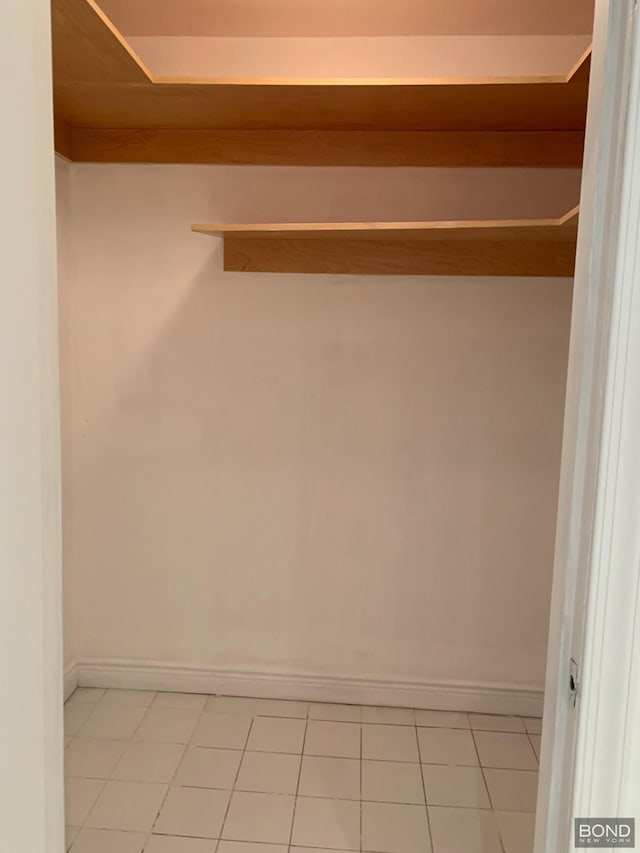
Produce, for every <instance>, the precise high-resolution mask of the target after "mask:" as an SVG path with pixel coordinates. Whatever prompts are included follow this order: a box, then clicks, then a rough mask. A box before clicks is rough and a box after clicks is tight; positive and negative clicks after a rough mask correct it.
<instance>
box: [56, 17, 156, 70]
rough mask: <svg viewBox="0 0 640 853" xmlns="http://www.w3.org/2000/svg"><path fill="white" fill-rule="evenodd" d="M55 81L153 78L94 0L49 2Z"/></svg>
mask: <svg viewBox="0 0 640 853" xmlns="http://www.w3.org/2000/svg"><path fill="white" fill-rule="evenodd" d="M51 30H52V36H53V77H54V80H55V81H56V82H102V83H107V82H108V83H147V84H149V85H150V84H151V79H152V75H151V72H150V71H149V69H148V68H146V66H145V65H144V63H143V62H142V60H141V59H140V57H139V56H138V55H137V54H136V53H135V51H134V50H133V49H132V48H131V46H130V45H129V44H128V42H127V40H126V39H125V38H124V37H123V36H122V35H121V33H120V32H119V31H118V30H117V29H116V27H114V25H113V24H112V23H111V21H110V20H109V18H107V16H106V15H105V14H104V12H102V10H101V9H100V7H99V6H98V4H97V3H95V2H94V0H52V4H51Z"/></svg>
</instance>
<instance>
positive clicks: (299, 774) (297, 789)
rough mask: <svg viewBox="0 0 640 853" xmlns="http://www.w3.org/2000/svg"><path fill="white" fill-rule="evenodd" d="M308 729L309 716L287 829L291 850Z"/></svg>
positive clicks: (303, 736)
mask: <svg viewBox="0 0 640 853" xmlns="http://www.w3.org/2000/svg"><path fill="white" fill-rule="evenodd" d="M310 707H311V706H310V705H309V708H308V709H307V710H309V709H310ZM308 731H309V717H308V716H307V719H306V720H305V725H304V734H303V735H302V752H301V753H300V766H299V767H298V781H297V783H296V793H295V797H294V800H293V814H292V815H291V828H290V830H289V845H288V847H287V850H289V851H290V850H291V847H292V845H293V829H294V826H295V822H296V811H297V808H298V797H299V796H300V780H301V779H302V762H303V761H304V748H305V746H306V744H307V732H308Z"/></svg>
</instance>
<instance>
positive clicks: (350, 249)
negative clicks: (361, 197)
mask: <svg viewBox="0 0 640 853" xmlns="http://www.w3.org/2000/svg"><path fill="white" fill-rule="evenodd" d="M577 221H578V207H575V208H573V209H572V210H570V211H568V212H567V213H566V214H565V215H564V216H561V217H558V218H551V219H522V220H482V221H458V222H306V223H304V222H297V223H225V224H209V225H193V226H192V230H193V231H195V232H197V233H200V234H207V235H209V236H215V237H221V238H222V239H223V242H224V269H225V270H227V271H230V272H280V273H286V272H293V273H338V274H363V275H378V274H389V275H484V276H490V275H498V276H571V275H573V267H574V263H575V244H576V235H577Z"/></svg>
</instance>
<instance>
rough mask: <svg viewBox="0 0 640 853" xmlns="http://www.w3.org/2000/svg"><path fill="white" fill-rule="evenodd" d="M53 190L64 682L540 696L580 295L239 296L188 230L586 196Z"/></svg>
mask: <svg viewBox="0 0 640 853" xmlns="http://www.w3.org/2000/svg"><path fill="white" fill-rule="evenodd" d="M57 171H58V202H59V203H58V217H59V235H60V237H59V242H60V270H61V281H60V291H61V297H60V299H61V301H60V315H61V316H60V322H61V329H62V334H61V337H62V341H63V345H62V382H63V440H64V446H63V454H64V456H63V459H64V495H63V498H64V537H65V542H64V560H65V628H66V658H67V664H68V665H70V664H72V663H74V662H81V663H82V662H94V664H96V663H97V664H98V665H106V664H108V663H109V662H114V661H115V662H116V665H117V666H120V665H129V664H142V665H145V664H151V663H155V664H158V663H159V664H166V665H167V666H172V665H176V666H178V667H189V666H192V667H204V668H211V669H218V670H229V671H230V672H249V673H258V674H265V675H269V674H274V673H277V674H283V675H285V676H289V675H291V676H295V675H304V676H320V677H325V676H326V677H331V678H337V679H346V680H347V681H349V680H351V679H363V678H368V679H373V680H379V681H380V682H381V683H382V684H383V685H384V684H386V683H389V684H394V683H398V682H410V683H415V684H416V685H417V687H418V688H420V685H425V684H427V685H428V684H433V683H435V684H439V683H451V682H470V683H472V684H475V685H494V684H500V685H505V686H507V687H514V688H519V687H529V686H530V687H534V688H537V689H540V690H541V689H542V685H543V681H544V668H545V653H546V640H547V619H548V607H549V596H550V585H551V574H552V562H553V540H554V526H555V512H556V492H557V486H558V476H559V461H560V441H561V428H562V416H563V404H564V387H565V374H566V362H567V351H568V336H569V321H570V309H571V280H570V279H540V278H538V279H517V278H494V279H487V278H455V277H448V278H427V277H402V278H401V277H393V276H357V277H356V276H326V275H314V276H303V275H291V274H288V275H277V274H271V275H264V274H237V273H224V272H222V266H221V263H222V262H221V248H220V244H219V241H217V240H214V239H211V238H207V237H203V236H201V235H197V234H192V233H191V232H190V224H191V223H192V222H205V221H215V220H224V219H226V220H228V221H232V220H234V219H241V218H242V217H243V216H244V217H250V219H252V220H253V221H259V220H261V219H264V220H267V219H273V218H277V217H278V216H279V217H281V218H282V217H283V216H284V217H287V216H288V217H289V218H296V217H298V218H300V217H307V218H309V219H311V220H313V219H314V218H316V217H317V218H318V219H322V218H323V217H329V218H331V217H333V218H335V219H349V218H355V219H357V218H358V217H365V218H370V219H371V218H372V219H375V218H376V211H375V207H376V204H379V205H380V208H381V209H382V208H384V215H385V217H386V218H390V219H402V218H405V219H410V218H416V217H418V218H419V217H420V216H423V217H424V218H429V217H430V216H431V218H435V217H434V213H435V215H436V216H439V218H448V217H451V218H454V217H455V216H456V215H460V210H463V211H464V213H463V216H464V218H471V217H472V216H474V215H477V216H491V215H496V214H497V213H498V212H499V211H500V212H501V213H502V215H503V216H504V215H507V216H508V215H510V214H509V211H510V210H513V214H514V215H516V214H517V213H518V211H517V207H518V204H519V203H520V202H519V199H522V197H523V195H524V194H525V193H528V194H529V195H528V198H529V210H530V211H531V212H532V214H533V215H535V214H536V204H537V202H536V193H539V197H540V200H541V201H540V205H541V204H542V200H544V201H545V203H547V204H548V197H549V188H550V187H551V186H553V187H554V188H555V189H554V191H555V192H556V193H557V194H558V198H559V210H558V211H557V212H558V213H562V212H563V210H564V209H568V208H569V207H570V206H571V205H570V203H567V204H566V206H564V200H563V198H562V196H563V193H564V195H566V196H567V200H570V196H571V195H572V194H573V195H574V197H575V195H576V194H577V187H578V185H579V174H578V173H577V172H575V171H572V170H553V171H552V172H545V171H544V170H537V171H539V172H540V174H536V170H531V169H530V170H504V169H503V170H501V172H502V173H504V174H506V173H509V172H511V174H507V177H506V178H505V183H504V185H500V186H498V185H496V184H495V180H494V178H493V177H492V175H491V174H489V173H490V172H491V170H479V169H477V170H471V171H473V173H474V174H473V176H470V170H452V169H449V170H446V171H447V172H448V173H449V174H448V177H447V181H448V183H445V182H444V180H443V178H442V175H441V174H440V172H439V170H435V169H432V170H429V169H414V170H411V169H406V170H403V169H396V170H386V169H378V170H366V169H360V170H358V169H324V170H323V169H311V168H307V169H304V170H300V169H295V168H286V169H274V168H271V169H264V168H263V169H257V168H255V169H252V168H246V167H242V168H239V167H215V166H169V167H167V166H144V165H142V166H127V165H124V166H122V165H120V166H118V165H87V164H75V165H71V164H69V163H67V162H66V161H63V160H61V159H58V160H57ZM465 172H466V174H463V173H465ZM458 173H459V174H458ZM372 174H374V175H375V180H372V179H371V175H372ZM456 182H458V183H456ZM461 187H464V188H465V189H464V191H465V192H466V193H467V194H468V197H467V198H466V200H464V199H461V191H462V190H461V189H460V188H461ZM409 192H411V198H412V199H413V201H409V200H408V198H409V195H408V193H409ZM338 196H340V203H339V206H338V204H337V202H336V198H337V197H338ZM472 197H473V198H476V199H477V202H476V209H477V212H476V211H474V210H473V209H471V208H470V201H469V199H470V198H472ZM415 199H418V202H416V200H415ZM540 205H539V206H540ZM418 207H419V208H420V209H417V208H418ZM545 212H547V213H548V210H547V211H544V210H540V213H541V214H544V213H545Z"/></svg>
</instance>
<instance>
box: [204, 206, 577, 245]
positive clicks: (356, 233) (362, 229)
mask: <svg viewBox="0 0 640 853" xmlns="http://www.w3.org/2000/svg"><path fill="white" fill-rule="evenodd" d="M578 211H579V205H576V206H575V207H573V208H571V209H570V210H569V211H567V212H566V213H565V214H563V215H562V216H559V217H548V218H542V219H482V220H442V221H437V220H427V221H409V222H261V223H257V222H244V223H238V222H230V223H206V224H200V223H197V224H194V225H192V226H191V230H192V231H194V232H196V233H198V234H206V235H208V236H211V237H223V238H224V237H225V236H227V235H233V236H235V237H243V238H247V239H251V238H262V239H268V238H269V237H273V238H276V239H295V238H296V237H298V236H299V237H300V238H304V239H307V240H312V239H322V238H325V237H332V238H333V237H345V238H348V239H358V238H363V239H376V238H377V237H379V236H385V237H386V236H390V237H394V236H396V237H397V236H399V235H401V236H403V237H406V236H408V235H414V236H416V237H418V238H419V237H420V236H423V235H427V234H432V233H433V232H438V233H439V235H442V239H447V237H453V236H454V235H455V232H460V231H464V232H476V233H477V238H478V239H482V238H483V237H486V235H487V232H492V231H496V232H501V231H503V230H509V231H511V230H514V231H518V230H519V229H523V230H524V229H533V230H534V231H535V230H536V229H555V228H558V229H560V228H562V227H563V226H567V225H570V224H572V223H573V221H574V220H575V219H577V216H578Z"/></svg>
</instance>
